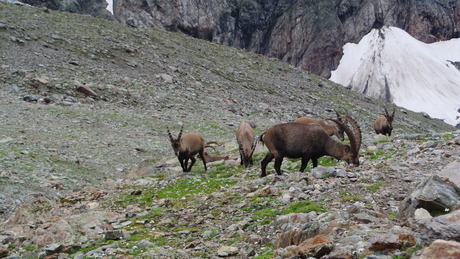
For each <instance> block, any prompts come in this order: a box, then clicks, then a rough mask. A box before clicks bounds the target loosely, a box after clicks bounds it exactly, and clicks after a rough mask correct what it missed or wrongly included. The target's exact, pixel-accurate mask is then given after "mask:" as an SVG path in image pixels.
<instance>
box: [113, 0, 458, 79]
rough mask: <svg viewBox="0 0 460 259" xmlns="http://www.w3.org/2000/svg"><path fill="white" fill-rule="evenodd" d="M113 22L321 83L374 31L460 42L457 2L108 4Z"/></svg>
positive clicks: (274, 0)
mask: <svg viewBox="0 0 460 259" xmlns="http://www.w3.org/2000/svg"><path fill="white" fill-rule="evenodd" d="M114 15H115V17H116V19H117V20H118V21H119V22H121V23H125V24H128V25H131V26H136V27H154V28H159V29H164V30H168V31H176V32H183V33H185V34H188V35H191V36H193V37H197V38H201V39H205V40H209V41H212V42H217V43H221V44H224V45H228V46H232V47H236V48H242V49H246V50H248V51H251V52H255V53H259V54H263V55H266V56H269V57H274V58H278V59H281V60H283V61H285V62H287V63H289V64H291V65H293V66H296V67H299V68H301V69H304V70H307V71H310V72H312V73H315V74H318V75H321V76H324V77H329V76H330V71H331V70H334V69H335V68H336V67H337V66H338V62H339V60H340V58H341V56H342V46H343V45H344V44H345V43H348V42H354V43H356V42H358V41H359V40H360V39H361V38H362V37H363V36H364V35H365V34H367V33H369V31H370V30H371V29H372V28H380V27H381V26H384V25H385V26H395V27H399V28H401V29H404V30H405V31H407V32H408V33H409V34H410V35H412V36H413V37H414V38H416V39H418V40H420V41H423V42H426V43H430V42H435V41H436V40H447V39H451V38H455V37H459V36H460V34H459V31H458V29H459V26H460V2H459V1H455V0H443V1H435V0H423V1H415V0H411V1H396V0H382V1H375V0H329V1H319V2H318V1H292V0H269V1H258V0H252V1H243V0H225V1H191V0H181V1H178V0H173V1H171V0H167V1H166V0H159V1H154V2H153V1H126V0H114Z"/></svg>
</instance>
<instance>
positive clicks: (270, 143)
mask: <svg viewBox="0 0 460 259" xmlns="http://www.w3.org/2000/svg"><path fill="white" fill-rule="evenodd" d="M342 118H343V119H345V121H348V122H350V124H351V125H352V127H353V131H352V130H351V129H350V128H349V127H347V125H345V123H343V122H341V121H339V120H338V119H330V120H332V121H334V122H335V123H337V125H338V126H339V127H340V128H341V129H342V130H343V131H345V133H346V134H347V136H348V138H349V140H350V146H348V145H344V144H342V143H340V142H338V141H336V140H334V139H333V138H331V136H329V134H327V133H326V131H325V130H324V129H323V128H322V127H321V126H320V125H319V124H316V123H312V124H302V123H294V122H289V123H283V124H278V125H275V126H273V127H271V128H270V129H268V130H267V131H266V132H265V133H264V134H262V135H261V137H260V140H261V141H262V142H263V143H264V144H265V145H266V146H267V148H268V153H267V155H266V156H265V158H264V159H263V160H262V162H261V169H262V174H261V176H262V177H264V176H266V168H267V164H268V163H269V162H270V161H271V160H272V159H273V158H275V170H276V173H277V174H279V175H281V163H282V162H283V158H284V157H288V158H302V166H301V167H300V172H303V171H304V170H305V168H306V167H307V164H308V161H309V160H310V159H312V161H313V167H316V166H318V158H320V157H322V156H325V155H328V156H332V157H334V158H337V159H342V160H345V161H346V162H347V163H348V164H353V165H356V166H358V165H359V148H360V146H361V139H362V138H361V129H360V128H359V125H358V123H357V122H356V121H355V120H354V119H353V118H351V117H350V116H348V115H344V116H342Z"/></svg>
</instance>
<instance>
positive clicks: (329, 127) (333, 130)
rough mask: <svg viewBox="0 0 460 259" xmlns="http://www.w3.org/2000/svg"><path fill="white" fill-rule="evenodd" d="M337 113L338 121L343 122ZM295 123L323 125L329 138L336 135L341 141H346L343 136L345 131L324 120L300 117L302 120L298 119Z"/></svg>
mask: <svg viewBox="0 0 460 259" xmlns="http://www.w3.org/2000/svg"><path fill="white" fill-rule="evenodd" d="M335 113H336V114H337V119H338V120H339V121H341V118H340V115H339V113H338V112H337V111H335ZM294 122H297V123H304V124H310V123H317V124H319V125H321V127H323V129H324V130H325V131H326V132H327V134H329V136H334V135H335V136H337V138H338V139H340V140H341V141H343V140H344V139H345V137H344V135H343V130H342V129H341V128H340V127H339V126H338V125H333V124H329V123H327V122H326V121H324V120H320V119H314V118H311V117H300V118H297V119H296V120H295V121H294Z"/></svg>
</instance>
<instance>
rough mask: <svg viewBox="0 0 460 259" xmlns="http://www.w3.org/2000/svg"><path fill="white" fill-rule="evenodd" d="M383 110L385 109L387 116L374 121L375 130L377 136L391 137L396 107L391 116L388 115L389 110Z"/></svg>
mask: <svg viewBox="0 0 460 259" xmlns="http://www.w3.org/2000/svg"><path fill="white" fill-rule="evenodd" d="M383 109H385V116H382V117H378V118H377V119H376V120H375V121H374V130H375V133H376V134H382V135H388V136H391V131H392V130H393V119H394V117H395V111H396V107H393V113H392V114H391V115H390V114H389V113H388V110H387V108H385V107H383Z"/></svg>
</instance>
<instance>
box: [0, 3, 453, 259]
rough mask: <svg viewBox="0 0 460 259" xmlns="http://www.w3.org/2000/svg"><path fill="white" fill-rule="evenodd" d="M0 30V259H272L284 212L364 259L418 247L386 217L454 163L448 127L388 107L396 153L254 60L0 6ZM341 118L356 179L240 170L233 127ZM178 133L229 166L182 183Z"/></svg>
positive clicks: (353, 105)
mask: <svg viewBox="0 0 460 259" xmlns="http://www.w3.org/2000/svg"><path fill="white" fill-rule="evenodd" d="M0 17H1V18H0V50H1V52H0V61H1V66H0V83H1V87H0V97H1V100H2V101H1V102H0V109H1V111H2V113H0V119H1V121H2V124H1V125H0V127H1V131H0V155H1V158H0V166H1V170H0V190H1V193H0V242H1V243H2V244H1V245H0V254H2V256H3V255H5V254H9V255H11V256H12V257H14V258H18V257H27V258H42V257H63V258H64V257H65V258H85V257H86V258H102V257H107V258H121V257H126V258H168V257H169V258H204V257H207V258H213V257H216V256H217V255H219V256H221V255H225V254H227V255H228V254H234V253H235V249H236V250H237V251H236V252H237V253H238V255H236V256H234V257H243V258H246V257H248V258H266V257H272V256H273V255H274V253H275V250H279V249H278V247H280V248H281V250H280V251H279V252H278V253H282V252H283V251H284V250H283V248H282V247H284V246H285V245H286V243H285V244H281V241H283V240H286V239H285V238H282V237H281V238H278V234H279V232H278V231H279V230H281V224H283V225H284V223H283V221H284V220H285V219H286V218H287V219H288V220H289V218H288V217H289V215H290V214H291V212H294V213H293V214H292V215H293V218H294V217H296V215H300V214H298V213H297V212H305V213H302V215H301V217H302V218H303V219H304V220H308V221H311V222H321V226H327V228H328V229H329V230H330V232H329V233H330V238H331V239H332V240H333V242H334V244H336V245H337V247H338V248H340V247H341V246H340V244H344V242H347V246H346V247H342V248H343V249H344V250H343V252H344V253H346V254H347V255H349V257H351V256H352V255H353V254H355V253H356V251H358V252H360V254H359V256H365V255H369V254H378V253H380V252H381V251H377V252H374V251H370V250H369V249H368V248H369V247H370V246H371V245H372V242H373V241H372V240H374V237H376V235H377V234H381V233H382V234H383V233H388V230H389V229H390V230H392V231H393V233H394V235H397V234H396V233H398V234H400V233H401V231H403V232H404V234H407V235H408V236H409V237H413V238H414V240H415V238H417V240H419V236H420V234H419V233H417V231H416V230H417V228H414V229H415V230H412V229H411V228H409V227H406V226H403V225H401V223H399V222H398V221H397V220H395V219H394V216H395V209H397V207H398V205H399V204H400V203H401V201H402V200H403V199H404V198H405V197H406V196H408V194H409V193H410V192H411V191H412V190H413V189H414V188H415V187H416V186H417V184H418V183H419V182H420V181H421V180H422V179H423V178H424V177H425V176H426V175H430V174H432V173H433V172H436V171H438V170H439V169H440V168H443V167H444V166H445V165H446V164H448V163H450V162H455V161H457V160H458V158H459V157H460V154H459V153H458V148H457V145H458V143H460V139H459V137H458V135H459V133H458V132H452V131H453V130H455V128H453V127H452V126H450V125H448V124H446V123H444V122H441V121H439V120H435V119H431V118H428V117H427V116H425V115H423V114H420V113H414V112H412V111H409V110H406V109H404V108H400V107H398V108H397V113H396V119H395V122H394V127H395V129H394V131H393V132H394V134H393V135H392V137H391V138H389V137H383V136H376V135H375V134H374V133H373V129H372V122H373V120H374V119H375V118H376V117H377V116H379V115H380V114H381V113H382V112H383V106H384V105H387V104H386V103H385V102H383V101H380V100H376V99H373V98H370V97H367V96H365V95H363V94H360V93H357V92H354V91H350V90H347V89H346V88H344V87H342V86H340V85H337V84H335V83H333V82H331V81H329V80H327V79H324V78H321V77H319V76H315V75H312V74H309V73H307V72H305V71H301V70H299V69H296V68H293V67H290V66H289V65H287V64H285V63H283V62H280V61H278V60H275V59H269V58H266V57H264V56H262V55H256V54H253V53H249V52H245V51H242V50H237V49H233V48H229V47H225V46H222V45H219V44H212V43H209V42H207V41H203V40H197V39H194V38H192V37H188V36H185V35H182V34H178V33H170V32H165V31H160V30H155V29H142V28H132V27H128V26H122V25H120V24H118V23H114V22H109V21H106V20H101V19H95V18H92V17H89V16H82V15H76V14H70V13H61V12H55V11H49V10H46V9H41V8H32V7H27V6H17V5H11V4H5V3H0ZM18 17H23V19H18ZM85 88H90V89H91V90H92V91H86V93H87V94H85V93H84V92H85V91H82V90H81V89H85ZM343 108H346V109H347V110H348V112H349V113H350V115H351V116H352V117H353V118H355V119H356V120H357V121H358V122H359V124H360V126H361V129H362V136H363V141H362V146H361V147H362V153H361V155H362V157H360V160H361V162H362V164H361V165H360V167H358V168H354V167H348V166H347V164H346V163H345V162H343V161H335V160H333V159H331V158H324V159H320V161H319V163H320V164H321V165H323V166H324V167H321V168H318V170H319V171H317V172H316V173H314V172H312V171H313V169H312V168H311V166H309V167H308V170H307V171H308V172H305V173H300V172H296V170H297V168H299V161H296V160H290V159H285V161H284V162H283V165H282V170H283V175H282V176H278V175H275V174H274V173H273V172H272V171H270V172H269V175H268V176H267V177H265V178H260V169H259V166H258V165H259V164H260V160H261V159H262V157H263V156H264V155H265V153H266V147H264V146H262V145H260V144H258V146H257V149H256V152H255V156H254V162H255V164H254V166H252V167H250V168H247V169H245V168H242V167H240V166H239V165H238V157H239V155H238V147H237V144H236V140H235V132H236V129H237V126H238V124H239V123H240V122H242V121H249V122H253V123H254V124H255V125H256V128H255V129H254V130H255V131H256V134H257V135H260V134H261V133H263V132H264V131H265V130H266V129H268V128H269V127H271V126H272V125H274V124H277V123H281V122H286V121H291V120H293V119H295V118H296V117H297V116H303V115H310V116H314V117H321V118H328V117H330V116H331V115H332V116H335V114H334V113H333V112H332V113H331V112H330V111H331V109H337V110H338V111H339V112H341V113H344V110H343ZM181 126H184V132H189V131H194V132H198V133H200V134H202V135H203V137H204V138H205V140H206V141H216V142H218V145H216V147H215V150H214V149H208V150H207V151H208V152H209V153H210V154H212V155H228V156H229V160H227V161H225V162H224V161H218V162H216V163H210V164H209V167H208V171H204V168H203V166H202V163H201V161H200V160H199V159H198V161H197V165H196V167H194V168H193V170H192V172H191V173H182V172H181V170H180V166H179V163H178V161H177V158H176V157H174V153H173V151H172V148H171V145H170V143H169V137H168V134H167V127H169V128H170V129H171V130H172V131H173V133H174V134H177V132H178V131H179V129H180V128H181ZM310 165H311V163H310ZM269 168H270V169H271V168H273V167H272V163H270V165H269ZM320 170H329V171H330V173H331V176H330V177H327V178H326V177H324V176H323V174H322V173H321V171H320ZM332 174H335V175H332ZM315 175H316V176H315ZM401 179H403V180H401ZM364 205H365V206H364ZM325 210H327V212H325ZM307 212H308V215H306V214H307ZM279 217H280V218H279ZM305 217H306V218H305ZM335 219H337V220H338V221H335ZM331 220H332V222H331ZM289 221H290V220H289ZM277 222H279V223H280V226H276V223H277ZM291 222H293V221H291ZM342 222H343V223H342ZM323 223H324V224H323ZM335 223H339V224H340V225H341V226H342V227H340V229H341V230H339V231H336V230H337V228H335V226H337V225H334V224H335ZM363 223H369V224H363ZM304 225H305V224H304ZM305 226H306V225H305ZM328 226H330V227H328ZM312 227H313V229H312V230H311V232H309V233H305V232H302V233H301V234H302V236H301V238H299V239H298V241H300V240H304V239H306V238H307V236H310V235H315V233H316V232H317V231H318V230H319V227H320V226H319V225H313V226H312ZM299 229H300V228H299ZM325 230H326V231H328V230H327V229H325ZM342 230H343V231H342ZM350 231H352V233H353V235H354V236H356V237H359V238H360V241H359V242H356V240H357V239H355V238H351V239H350V238H349V235H348V233H351V232H350ZM109 234H112V236H109ZM116 234H122V236H117V235H116ZM288 234H289V233H288ZM394 235H393V236H394ZM393 236H392V237H393ZM120 237H122V238H120ZM431 241H432V240H431V237H427V240H425V242H427V243H428V244H429V243H430V242H431ZM417 242H418V241H417ZM61 245H64V247H62V246H61ZM404 245H405V246H404V247H402V249H406V247H407V245H408V244H406V243H405V244H404ZM409 245H411V247H410V248H407V249H406V250H405V251H404V253H406V251H407V253H408V254H409V253H413V252H411V251H409V250H415V249H420V247H422V246H426V245H427V244H424V243H423V244H422V242H421V241H420V242H418V243H417V246H415V247H414V244H413V243H409ZM227 246H231V247H230V248H228V247H227ZM221 247H223V248H225V249H227V248H228V250H225V251H220V250H221ZM284 252H286V253H288V252H289V251H284Z"/></svg>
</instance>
